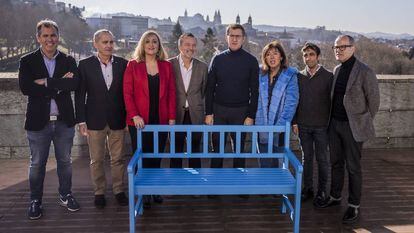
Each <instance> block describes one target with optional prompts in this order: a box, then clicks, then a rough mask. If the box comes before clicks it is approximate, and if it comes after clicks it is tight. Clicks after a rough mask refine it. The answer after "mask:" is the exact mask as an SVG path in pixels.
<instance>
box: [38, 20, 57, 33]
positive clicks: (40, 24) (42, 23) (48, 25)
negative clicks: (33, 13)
mask: <svg viewBox="0 0 414 233" xmlns="http://www.w3.org/2000/svg"><path fill="white" fill-rule="evenodd" d="M42 27H45V28H51V27H53V28H54V29H55V30H56V34H57V35H58V36H59V27H58V25H57V23H56V22H55V21H53V20H50V19H42V20H40V21H39V22H37V25H36V33H37V36H40V34H41V33H42Z"/></svg>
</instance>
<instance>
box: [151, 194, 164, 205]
mask: <svg viewBox="0 0 414 233" xmlns="http://www.w3.org/2000/svg"><path fill="white" fill-rule="evenodd" d="M152 199H153V200H154V202H155V203H158V204H161V203H162V202H163V201H164V199H162V197H161V196H160V195H152Z"/></svg>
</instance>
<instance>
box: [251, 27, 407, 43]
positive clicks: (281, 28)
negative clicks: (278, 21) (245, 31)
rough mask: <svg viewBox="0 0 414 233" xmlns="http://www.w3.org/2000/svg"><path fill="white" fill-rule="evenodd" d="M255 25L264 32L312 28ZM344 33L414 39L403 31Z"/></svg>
mask: <svg viewBox="0 0 414 233" xmlns="http://www.w3.org/2000/svg"><path fill="white" fill-rule="evenodd" d="M253 27H254V28H255V29H258V30H259V31H264V32H283V31H284V30H285V29H286V31H287V32H294V31H301V30H308V29H310V28H306V27H286V26H273V25H266V24H259V25H253ZM312 29H314V28H312ZM342 33H347V34H350V35H352V36H357V35H364V36H366V37H368V38H383V39H389V40H396V39H407V40H412V39H414V35H411V34H408V33H403V34H392V33H385V32H369V33H358V32H351V31H343V32H342Z"/></svg>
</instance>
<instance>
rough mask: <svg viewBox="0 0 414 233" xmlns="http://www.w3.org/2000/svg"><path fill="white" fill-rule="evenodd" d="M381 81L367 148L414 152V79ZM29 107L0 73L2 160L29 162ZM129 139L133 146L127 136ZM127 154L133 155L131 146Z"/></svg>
mask: <svg viewBox="0 0 414 233" xmlns="http://www.w3.org/2000/svg"><path fill="white" fill-rule="evenodd" d="M378 80H379V83H380V84H379V86H380V93H381V105H380V111H379V112H378V114H377V116H376V118H375V129H376V134H377V137H376V138H374V139H372V140H370V141H368V142H367V143H365V144H364V147H365V148H414V75H406V76H399V75H378ZM26 103H27V97H26V96H23V95H22V94H21V92H20V90H19V86H18V80H17V73H0V158H27V157H28V156H29V154H30V152H29V147H28V143H27V139H26V132H25V130H24V129H23V125H24V119H25V111H26ZM126 138H127V143H128V144H129V135H128V134H127V133H126ZM293 148H297V143H293ZM52 153H53V147H52V148H51V154H52ZM125 153H130V146H127V147H126V151H125ZM72 154H73V155H74V156H80V155H85V156H87V155H88V149H87V145H86V140H85V138H84V137H81V136H79V134H78V133H76V135H75V139H74V146H73V149H72Z"/></svg>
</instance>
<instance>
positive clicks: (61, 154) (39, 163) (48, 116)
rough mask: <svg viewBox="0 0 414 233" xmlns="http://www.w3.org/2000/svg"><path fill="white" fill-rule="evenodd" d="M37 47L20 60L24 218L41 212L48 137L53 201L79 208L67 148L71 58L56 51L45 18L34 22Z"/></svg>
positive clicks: (73, 77)
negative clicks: (26, 192) (26, 151)
mask: <svg viewBox="0 0 414 233" xmlns="http://www.w3.org/2000/svg"><path fill="white" fill-rule="evenodd" d="M36 38H37V41H38V42H39V44H40V48H39V49H37V50H36V51H34V52H32V53H29V54H28V55H26V56H24V57H22V58H21V60H20V68H19V85H20V89H21V91H22V93H23V94H24V95H26V96H28V104H27V112H26V123H25V129H26V131H27V139H28V141H29V147H30V169H29V183H30V199H31V202H30V207H29V211H28V217H29V219H32V220H33V219H39V218H40V217H41V216H42V196H43V181H44V178H45V172H46V163H47V159H48V157H49V148H50V144H51V142H52V141H53V145H54V149H55V150H54V151H55V157H56V163H57V173H58V177H59V194H60V196H59V204H60V205H61V206H64V207H66V208H67V209H68V210H69V211H72V212H73V211H77V210H79V209H80V207H79V204H78V203H77V201H76V200H75V198H74V197H73V196H72V191H71V188H72V161H71V149H72V145H73V136H74V134H75V130H74V125H75V116H74V111H73V104H72V99H71V91H74V90H75V89H76V88H77V86H78V72H77V68H76V62H75V59H74V58H73V57H70V56H68V55H66V54H64V53H62V52H60V51H59V50H57V46H58V43H59V28H58V26H57V24H56V23H55V22H53V21H51V20H42V21H40V22H39V23H38V24H37V35H36Z"/></svg>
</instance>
